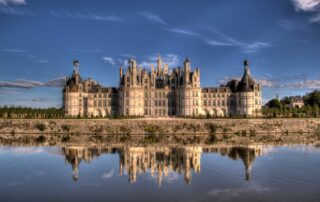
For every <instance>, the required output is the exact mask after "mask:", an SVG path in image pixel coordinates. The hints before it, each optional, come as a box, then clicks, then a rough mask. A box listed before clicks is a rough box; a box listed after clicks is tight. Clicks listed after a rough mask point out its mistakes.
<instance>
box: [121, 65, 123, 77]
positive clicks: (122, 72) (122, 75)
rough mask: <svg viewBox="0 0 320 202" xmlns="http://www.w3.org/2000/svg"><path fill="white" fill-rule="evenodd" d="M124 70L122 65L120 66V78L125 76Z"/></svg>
mask: <svg viewBox="0 0 320 202" xmlns="http://www.w3.org/2000/svg"><path fill="white" fill-rule="evenodd" d="M122 71H123V70H122V66H120V79H121V78H122V76H123V72H122Z"/></svg>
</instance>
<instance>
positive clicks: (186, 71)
mask: <svg viewBox="0 0 320 202" xmlns="http://www.w3.org/2000/svg"><path fill="white" fill-rule="evenodd" d="M190 63H191V61H190V59H189V58H186V59H185V61H184V63H183V70H184V78H183V81H184V84H188V83H189V75H190V66H191V65H190Z"/></svg>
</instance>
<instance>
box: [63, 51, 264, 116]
mask: <svg viewBox="0 0 320 202" xmlns="http://www.w3.org/2000/svg"><path fill="white" fill-rule="evenodd" d="M73 65H74V71H73V74H72V76H71V77H68V78H67V80H66V84H65V86H64V88H63V108H64V110H65V115H66V116H73V117H74V116H80V117H83V116H86V117H108V116H145V117H158V116H180V117H185V116H186V117H187V116H210V117H227V116H228V117H231V116H250V117H255V116H260V115H261V106H262V102H261V86H260V84H258V83H256V82H255V81H254V79H253V78H252V76H251V73H250V69H249V62H248V60H245V61H244V74H243V76H242V79H241V80H240V81H238V80H231V81H229V82H228V83H227V84H226V85H221V86H220V87H205V88H202V87H201V85H200V69H199V68H196V69H195V70H194V71H192V70H191V61H190V59H189V58H186V59H185V61H184V63H183V68H181V67H177V68H173V69H169V66H168V65H167V64H164V65H163V64H162V59H161V57H160V56H159V57H158V59H157V64H156V68H154V65H151V71H147V70H146V69H143V68H141V67H139V68H138V67H137V62H136V60H135V59H129V62H128V67H127V68H126V70H124V69H123V68H122V67H120V75H119V77H120V81H119V87H118V88H115V87H102V86H101V85H99V84H98V83H97V82H96V81H94V80H92V79H87V80H83V79H82V78H81V76H80V74H79V62H78V61H74V62H73Z"/></svg>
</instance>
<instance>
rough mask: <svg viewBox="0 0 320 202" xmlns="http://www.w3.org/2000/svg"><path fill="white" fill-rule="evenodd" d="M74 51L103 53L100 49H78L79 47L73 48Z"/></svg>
mask: <svg viewBox="0 0 320 202" xmlns="http://www.w3.org/2000/svg"><path fill="white" fill-rule="evenodd" d="M72 51H75V52H83V53H102V52H103V51H102V50H100V49H78V48H74V49H72Z"/></svg>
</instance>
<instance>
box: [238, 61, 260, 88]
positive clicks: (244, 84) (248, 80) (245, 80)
mask: <svg viewBox="0 0 320 202" xmlns="http://www.w3.org/2000/svg"><path fill="white" fill-rule="evenodd" d="M244 66H245V67H244V74H243V76H242V79H241V81H240V82H239V84H238V87H237V92H250V91H253V90H254V85H255V84H256V82H255V81H254V80H253V78H252V77H251V74H250V69H249V62H248V61H247V60H245V61H244Z"/></svg>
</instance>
